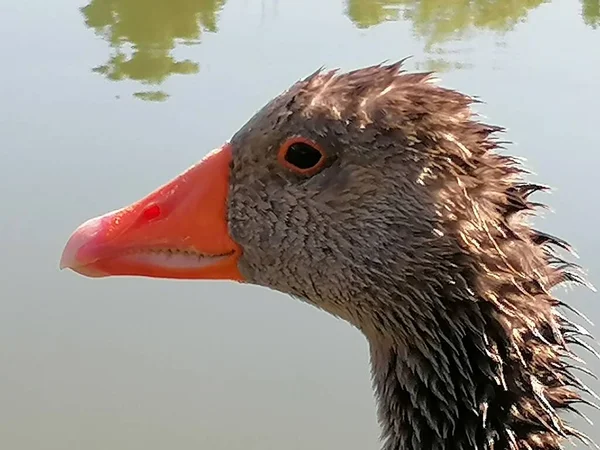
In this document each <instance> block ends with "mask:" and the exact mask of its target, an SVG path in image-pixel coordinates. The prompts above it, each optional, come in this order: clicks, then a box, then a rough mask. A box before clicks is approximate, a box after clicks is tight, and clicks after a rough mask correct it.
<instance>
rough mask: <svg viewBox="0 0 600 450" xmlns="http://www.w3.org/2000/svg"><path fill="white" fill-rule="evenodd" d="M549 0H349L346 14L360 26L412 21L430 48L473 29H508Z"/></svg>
mask: <svg viewBox="0 0 600 450" xmlns="http://www.w3.org/2000/svg"><path fill="white" fill-rule="evenodd" d="M546 2H547V0H496V1H493V0H472V1H448V0H347V13H348V16H349V17H350V19H351V20H352V21H353V22H354V23H355V24H356V26H358V27H360V28H366V27H370V26H373V25H377V24H380V23H382V22H384V21H395V20H410V21H411V22H412V23H413V26H414V29H415V31H416V33H417V34H418V35H419V36H421V37H423V38H424V39H425V41H426V44H427V46H428V47H432V46H433V45H434V44H437V43H441V42H444V41H447V40H450V39H456V38H459V37H461V36H462V35H463V34H464V33H465V32H467V31H469V30H470V29H472V28H477V29H489V30H492V31H508V30H510V29H511V28H512V27H513V26H514V25H516V24H517V23H519V22H521V21H523V20H524V19H525V18H526V17H527V14H528V13H529V12H530V11H531V10H532V9H535V8H537V7H538V6H540V5H541V4H543V3H546Z"/></svg>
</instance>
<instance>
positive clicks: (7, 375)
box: [0, 0, 600, 450]
mask: <svg viewBox="0 0 600 450" xmlns="http://www.w3.org/2000/svg"><path fill="white" fill-rule="evenodd" d="M0 30H2V39H1V40H0V54H1V55H2V57H1V59H0V170H1V173H2V176H1V177H0V192H2V193H3V196H2V198H3V200H4V203H3V204H1V205H0V207H1V210H0V255H1V258H0V399H1V400H0V448H3V449H11V450H51V449H52V450H75V449H77V450H80V449H86V450H100V449H102V450H106V449H110V450H133V449H144V450H159V449H161V450H164V449H175V448H177V449H182V450H185V449H199V448H200V449H211V450H221V449H222V450H235V449H240V450H242V449H243V450H258V449H260V450H264V449H281V448H285V449H286V450H296V449H311V450H313V449H314V450H317V449H329V448H344V449H349V450H364V449H373V450H376V449H378V448H379V445H378V441H377V439H378V434H379V430H378V427H377V423H376V418H375V407H374V401H373V395H372V391H371V385H370V375H369V366H368V352H367V345H366V342H365V340H364V339H363V337H362V336H361V335H360V334H359V333H358V332H357V331H355V330H354V329H352V328H351V327H350V326H349V325H347V324H345V323H343V322H341V321H339V320H336V319H334V318H332V317H329V316H327V315H326V314H324V313H322V312H320V311H317V310H316V309H313V308H311V307H309V306H307V305H305V304H302V303H300V302H298V301H295V300H292V299H290V298H288V297H286V296H284V295H281V294H278V293H274V292H270V291H268V290H266V289H261V288H258V287H250V286H238V285H235V284H233V283H226V282H203V283H198V282H190V281H188V282H184V281H179V282H177V281H164V280H149V279H133V278H131V279H130V278H115V279H106V280H92V279H87V278H83V277H80V276H77V275H75V274H74V273H72V272H60V271H59V270H58V260H59V257H60V253H61V251H62V248H63V245H64V244H65V242H66V239H67V238H68V236H69V234H70V233H71V232H72V230H73V229H74V228H75V227H76V226H77V225H79V224H80V223H81V222H82V221H83V220H85V219H87V218H89V217H92V216H95V215H97V214H100V213H103V212H105V211H109V210H112V209H115V208H118V207H121V206H123V205H125V204H128V203H130V202H131V201H133V200H136V199H138V198H139V197H141V196H143V195H145V194H146V193H148V192H150V191H151V190H153V189H154V188H155V187H156V186H158V185H159V184H162V183H163V182H165V181H167V180H169V179H171V178H172V177H173V176H174V175H176V174H178V173H179V172H181V171H182V170H184V169H185V168H187V167H188V166H189V165H191V164H192V163H194V162H195V161H197V160H199V159H200V158H202V156H203V155H204V154H206V153H207V152H208V151H209V150H210V149H212V148H214V147H217V146H219V145H221V144H222V143H223V142H224V141H226V140H227V139H229V137H230V136H231V135H232V134H233V133H234V132H235V131H236V130H237V129H238V128H239V127H240V126H241V125H243V124H244V122H245V121H246V120H247V119H248V118H249V117H250V116H251V115H252V114H253V113H254V112H255V111H256V110H257V109H259V108H260V107H261V106H262V105H263V104H264V103H265V102H267V101H268V100H269V99H271V98H272V97H273V96H275V95H277V94H278V93H279V92H281V91H282V90H284V89H286V88H287V87H288V86H289V85H291V84H292V83H293V82H294V81H296V80H297V79H299V78H301V77H304V76H306V75H308V74H309V73H311V72H313V71H314V70H316V69H317V68H318V67H320V66H326V67H329V68H333V67H341V68H342V69H344V70H346V69H353V68H358V67H361V66H365V65H369V64H375V63H379V62H382V61H384V60H397V59H401V58H404V57H406V56H409V55H413V58H412V59H410V60H409V61H408V63H407V67H408V68H409V69H413V70H416V69H419V70H431V69H433V70H436V71H439V72H440V73H441V78H442V80H443V81H442V83H443V84H444V85H446V86H449V87H453V88H457V89H460V90H462V91H464V92H466V93H469V94H472V95H476V96H479V97H481V98H482V99H483V100H484V101H485V102H486V103H485V104H483V105H479V106H478V111H479V112H481V113H482V114H483V115H484V116H485V118H486V120H487V121H488V122H490V123H494V124H499V125H502V126H505V127H507V129H508V134H507V136H506V138H507V139H509V140H511V141H513V142H514V143H515V144H514V145H511V146H510V147H509V149H508V151H509V152H511V153H513V154H516V155H517V156H519V157H523V158H526V159H527V166H528V167H529V168H530V169H531V170H532V171H533V172H534V175H532V179H533V180H535V181H538V182H541V183H543V184H548V185H550V186H552V187H553V188H554V189H555V190H554V192H553V194H552V195H550V196H548V195H542V196H538V198H539V199H540V200H543V201H544V202H547V203H549V205H550V206H551V208H552V210H553V211H552V212H550V213H548V214H546V216H545V217H544V218H543V220H540V221H539V222H540V226H541V227H543V229H544V230H545V231H547V232H550V233H553V234H556V235H558V236H560V237H563V238H566V239H567V240H569V241H570V242H571V243H572V244H573V245H574V246H575V248H576V249H577V251H578V253H579V255H580V257H581V259H580V261H579V262H580V263H581V264H582V265H583V266H584V267H586V268H587V269H588V271H589V273H590V280H591V281H592V282H594V283H595V284H600V283H599V281H600V277H599V274H600V258H599V256H598V255H599V253H600V240H599V239H598V223H599V218H600V213H599V212H598V208H597V205H598V194H597V193H598V167H599V164H600V153H599V151H598V150H599V148H600V146H599V144H600V138H599V134H598V128H599V127H600V121H599V114H598V107H599V105H600V81H599V77H598V73H600V51H599V49H600V0H581V1H577V0H554V1H542V0H460V1H459V0H420V1H419V0H303V1H295V0H92V1H90V2H89V3H86V2H77V1H72V0H56V1H54V2H46V1H42V0H28V1H27V2H8V1H5V2H3V3H1V4H0ZM560 295H561V297H562V298H565V299H567V300H568V301H570V302H571V303H572V304H573V305H574V306H576V307H577V308H579V309H581V310H582V311H584V312H585V313H586V314H587V315H588V316H589V317H590V318H591V319H592V320H593V321H596V322H597V321H598V320H599V319H600V303H599V302H598V300H599V298H598V296H597V295H594V294H593V293H591V292H588V291H586V290H584V289H579V288H578V289H576V290H574V291H573V292H566V293H560ZM591 331H593V332H596V334H597V330H594V329H592V330H591ZM585 357H586V359H587V360H588V361H589V367H590V368H591V369H592V370H596V371H600V363H599V362H598V361H594V360H593V359H592V358H591V357H589V356H587V355H586V356H585ZM590 384H591V387H594V388H596V389H598V388H599V386H598V383H597V382H595V381H590ZM588 415H589V416H590V417H592V418H596V419H597V420H596V421H597V422H598V421H600V420H599V419H598V417H600V416H599V414H598V412H597V411H591V412H589V414H588ZM578 423H579V422H578ZM582 427H583V430H584V431H586V432H587V433H588V434H590V435H591V436H592V437H594V438H595V439H596V440H600V431H598V429H597V428H593V427H590V426H589V425H582Z"/></svg>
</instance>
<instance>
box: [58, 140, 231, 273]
mask: <svg viewBox="0 0 600 450" xmlns="http://www.w3.org/2000/svg"><path fill="white" fill-rule="evenodd" d="M231 158H232V156H231V147H230V145H229V144H226V145H225V146H223V147H222V148H220V149H218V150H216V151H214V152H212V153H210V154H209V155H207V156H206V157H205V158H204V159H203V160H202V161H200V162H199V163H198V164H196V165H195V166H193V167H191V168H190V169H188V170H187V171H186V172H184V173H183V174H181V175H179V176H178V177H177V178H175V179H174V180H172V181H171V182H169V183H168V184H166V185H164V186H163V187H161V188H159V189H158V190H156V191H154V192H153V193H151V194H150V195H148V196H147V197H145V198H143V199H142V200H139V201H138V202H136V203H134V204H132V205H130V206H127V207H126V208H123V209H119V210H117V211H114V212H111V213H108V214H105V215H103V216H100V217H96V218H94V219H91V220H88V221H87V222H85V223H84V224H83V225H81V226H80V227H79V228H77V230H75V232H74V233H73V235H72V236H71V237H70V238H69V241H68V242H67V245H66V246H65V249H64V251H63V254H62V258H61V260H60V267H61V269H62V268H69V269H72V270H74V271H75V272H77V273H80V274H82V275H86V276H89V277H105V276H113V275H134V276H135V275H137V276H145V277H153V278H178V279H212V280H235V281H242V276H241V274H240V272H239V270H238V266H237V263H238V259H239V257H240V255H241V249H240V247H239V246H238V245H237V244H236V243H235V242H234V241H233V240H232V239H231V237H230V236H229V232H228V227H227V200H228V192H229V171H230V169H229V164H230V162H231Z"/></svg>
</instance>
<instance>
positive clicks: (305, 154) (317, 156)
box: [277, 137, 325, 175]
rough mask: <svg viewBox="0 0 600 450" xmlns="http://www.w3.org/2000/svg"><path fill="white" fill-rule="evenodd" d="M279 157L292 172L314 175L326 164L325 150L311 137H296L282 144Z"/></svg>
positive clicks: (281, 162)
mask: <svg viewBox="0 0 600 450" xmlns="http://www.w3.org/2000/svg"><path fill="white" fill-rule="evenodd" d="M277 159H278V160H279V163H280V164H281V165H282V166H284V167H285V168H287V169H289V170H291V171H292V172H295V173H298V174H301V175H313V174H315V173H317V172H318V171H319V169H321V168H322V167H323V164H325V152H324V151H323V149H321V147H320V146H319V145H318V144H317V143H315V142H313V141H311V140H309V139H305V138H302V137H294V138H291V139H288V140H287V141H286V142H285V143H284V144H283V145H282V146H281V148H280V149H279V154H278V156H277Z"/></svg>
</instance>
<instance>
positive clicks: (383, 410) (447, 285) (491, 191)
mask: <svg viewBox="0 0 600 450" xmlns="http://www.w3.org/2000/svg"><path fill="white" fill-rule="evenodd" d="M403 61H404V60H402V61H399V62H394V63H382V64H378V65H373V66H369V67H364V68H361V69H357V70H352V71H348V72H341V71H339V70H325V69H319V70H318V71H316V72H314V73H313V74H311V75H310V76H307V77H306V78H303V79H301V80H299V81H298V82H296V83H295V84H293V85H292V86H291V87H290V88H289V89H288V90H286V91H285V92H283V93H282V94H280V95H279V96H277V97H275V98H274V99H273V100H271V101H270V102H269V103H268V104H266V105H265V106H264V107H263V108H262V109H260V110H259V111H258V112H257V113H256V114H255V115H254V116H253V117H252V118H251V119H250V120H249V121H248V122H247V123H246V124H245V125H244V126H243V127H242V128H241V129H240V130H239V131H237V132H236V133H235V134H234V135H233V137H232V138H231V139H230V140H229V141H228V142H226V143H225V144H224V145H223V146H222V147H220V148H218V149H216V150H213V151H212V152H210V153H209V154H208V155H207V156H205V157H204V158H203V159H202V160H200V162H198V163H197V164H195V165H193V166H192V167H190V168H189V169H188V170H186V171H185V172H184V173H182V174H181V175H179V176H177V177H176V178H174V179H173V180H172V181H170V182H168V183H166V184H165V185H164V186H162V187H160V188H158V189H157V190H155V191H154V192H152V193H150V194H149V195H148V196H146V197H145V198H143V199H141V200H139V201H137V202H135V203H133V204H131V205H129V206H127V207H125V208H122V209H119V210H116V211H113V212H110V213H108V214H105V215H102V216H99V217H96V218H93V219H91V220H88V221H87V222H85V223H83V224H82V225H80V226H79V227H78V228H77V229H76V230H75V231H74V232H73V234H72V235H71V237H70V238H69V240H68V241H67V243H66V246H65V248H64V251H63V254H62V257H61V261H60V266H61V268H69V269H71V270H73V271H75V272H77V273H79V274H81V275H84V276H88V277H106V276H140V277H154V278H166V279H188V280H191V279H197V280H231V281H236V282H239V283H251V284H254V285H259V286H263V287H267V288H270V289H273V290H276V291H279V292H282V293H285V294H289V295H290V296H292V297H294V298H297V299H299V300H301V301H303V302H307V303H309V304H310V305H313V306H315V307H317V308H319V309H321V310H323V311H325V312H327V313H329V314H331V315H333V316H336V317H338V318H341V319H343V320H345V321H347V322H349V323H350V324H351V325H353V326H354V327H355V328H356V329H358V330H359V331H360V332H361V333H362V334H363V335H364V337H365V338H366V339H367V341H368V344H369V352H370V364H371V372H372V382H373V390H374V395H375V398H376V402H377V414H378V420H379V423H380V426H381V448H382V449H383V450H401V449H402V450H459V449H460V450H471V449H473V450H474V449H490V450H492V449H494V450H505V449H511V450H524V449H527V450H541V449H544V450H551V449H552V450H554V449H560V448H563V446H564V444H565V443H566V442H567V440H571V439H573V438H579V439H581V440H583V441H584V442H587V443H589V440H588V438H587V436H585V435H584V434H583V433H582V432H581V431H579V430H577V429H576V428H574V426H572V425H570V423H569V421H568V420H567V419H566V418H565V417H564V416H565V413H569V412H575V413H577V414H583V413H581V411H579V409H578V408H579V406H580V405H581V404H583V403H589V402H588V400H586V396H587V394H590V393H591V391H590V390H589V389H588V388H587V387H586V386H585V385H584V384H583V383H582V382H581V381H580V379H579V378H578V377H577V376H576V372H577V370H583V371H585V370H586V369H583V368H580V367H579V366H578V363H577V361H580V360H579V359H578V357H577V356H576V354H575V353H574V350H573V346H583V347H585V348H588V349H589V348H590V347H589V344H587V342H586V341H585V340H584V339H583V338H584V337H589V334H588V333H587V332H586V330H585V329H584V328H583V327H581V326H580V325H578V324H577V323H576V322H575V321H573V320H571V319H568V318H567V317H566V315H565V314H564V312H565V311H566V309H571V307H570V306H569V305H568V304H565V303H564V302H562V301H561V300H559V299H558V298H556V297H555V296H554V294H552V293H551V290H553V288H554V287H556V286H558V285H564V284H568V283H575V284H584V285H585V284H586V283H587V282H586V280H585V279H584V277H583V276H582V275H581V274H580V271H579V270H578V269H577V266H575V265H574V264H573V263H571V262H568V261H567V260H566V259H564V258H563V257H562V256H561V255H564V254H565V252H564V251H563V250H566V251H571V247H570V246H569V244H568V243H567V242H565V241H563V240H562V239H559V238H557V237H554V236H551V235H549V234H547V233H544V232H542V231H539V230H536V229H534V228H533V227H532V225H531V224H530V220H531V217H532V216H534V215H535V214H536V211H538V209H539V207H540V206H543V205H541V204H540V203H536V202H533V201H532V200H531V195H532V194H533V193H536V192H538V191H545V190H546V189H547V188H546V187H545V186H542V185H538V184H532V183H528V182H527V181H526V180H525V176H526V174H527V172H526V170H525V169H524V168H523V167H522V163H521V162H520V161H519V160H518V159H516V158H514V157H511V156H508V155H505V154H503V153H502V150H503V149H504V147H503V145H504V144H505V142H503V141H501V140H499V136H500V135H501V133H502V132H504V129H502V128H501V127H498V126H492V125H488V124H485V123H482V122H481V121H480V120H479V118H478V116H477V115H476V114H475V113H474V111H473V105H474V104H475V103H477V102H478V100H477V99H475V98H472V97H470V96H468V95H465V94H463V93H460V92H457V91H455V90H451V89H448V88H444V87H441V86H440V85H439V83H438V81H437V79H436V78H434V75H433V74H432V73H413V72H409V71H406V70H405V69H404V64H403ZM571 310H572V311H576V310H574V309H571ZM569 317H571V316H569Z"/></svg>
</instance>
